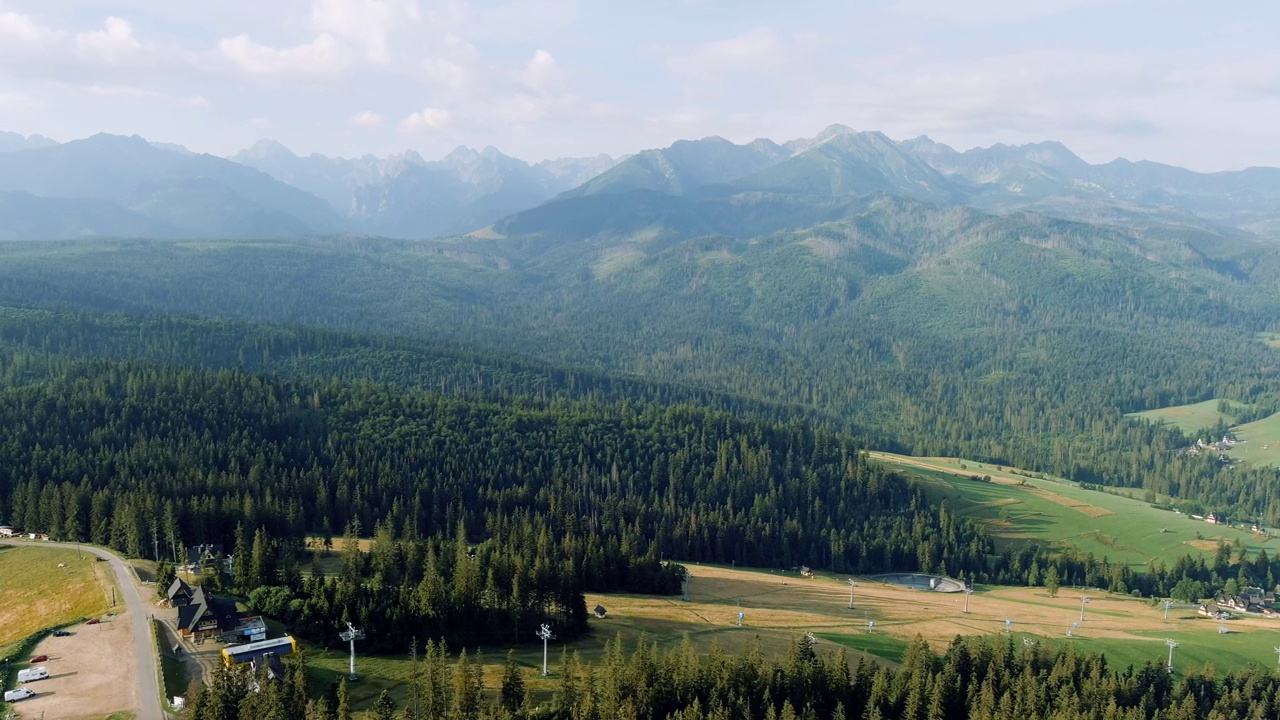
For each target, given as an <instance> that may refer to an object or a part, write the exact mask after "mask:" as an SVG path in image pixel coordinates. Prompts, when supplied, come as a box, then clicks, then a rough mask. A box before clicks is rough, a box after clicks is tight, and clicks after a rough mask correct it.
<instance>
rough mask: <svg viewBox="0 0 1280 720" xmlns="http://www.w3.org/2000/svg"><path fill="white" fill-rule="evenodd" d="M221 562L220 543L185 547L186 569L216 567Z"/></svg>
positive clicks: (196, 569) (195, 569) (194, 569)
mask: <svg viewBox="0 0 1280 720" xmlns="http://www.w3.org/2000/svg"><path fill="white" fill-rule="evenodd" d="M221 563H222V546H221V545H211V544H207V545H195V546H193V547H189V548H187V569H189V570H191V571H193V572H194V571H198V570H203V569H204V568H207V567H212V568H216V567H218V566H219V565H220V564H221Z"/></svg>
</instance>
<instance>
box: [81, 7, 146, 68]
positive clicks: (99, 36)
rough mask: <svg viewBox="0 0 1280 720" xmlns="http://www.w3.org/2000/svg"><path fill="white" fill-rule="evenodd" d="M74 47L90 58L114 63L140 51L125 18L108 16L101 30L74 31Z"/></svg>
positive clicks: (131, 27)
mask: <svg viewBox="0 0 1280 720" xmlns="http://www.w3.org/2000/svg"><path fill="white" fill-rule="evenodd" d="M75 47H76V50H78V51H79V52H80V53H81V54H83V55H84V56H86V57H87V58H89V59H91V60H96V61H99V62H105V63H108V64H116V63H119V62H121V61H123V60H125V59H128V58H129V57H131V56H134V55H136V54H137V53H139V52H141V51H142V44H141V43H139V42H138V39H137V38H135V37H134V36H133V26H132V25H130V24H129V22H128V21H127V20H122V19H120V18H118V17H109V18H107V19H106V21H105V22H103V24H102V29H101V30H93V31H90V32H82V33H76V37H75Z"/></svg>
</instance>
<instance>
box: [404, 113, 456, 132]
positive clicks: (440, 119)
mask: <svg viewBox="0 0 1280 720" xmlns="http://www.w3.org/2000/svg"><path fill="white" fill-rule="evenodd" d="M451 120H452V118H451V117H450V115H449V111H448V110H445V109H444V108H435V107H427V108H423V109H422V110H419V111H418V112H416V113H413V114H412V115H410V116H409V117H407V118H405V119H404V121H403V122H401V123H400V132H403V133H414V132H423V131H436V130H443V129H444V128H446V127H448V126H449V123H450V121H451Z"/></svg>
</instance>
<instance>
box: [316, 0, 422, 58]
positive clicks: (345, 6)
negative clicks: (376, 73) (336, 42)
mask: <svg viewBox="0 0 1280 720" xmlns="http://www.w3.org/2000/svg"><path fill="white" fill-rule="evenodd" d="M419 17H420V16H419V12H418V6H417V3H416V2H413V1H412V0H316V2H315V4H314V5H312V6H311V27H312V28H313V29H314V30H315V31H316V32H319V33H325V34H329V35H333V36H336V37H340V38H343V39H345V40H349V41H351V42H353V43H355V44H356V45H358V46H359V47H360V48H362V49H363V50H364V52H365V54H366V56H367V57H368V58H369V59H370V60H372V61H373V62H375V63H377V64H379V65H387V64H389V63H390V62H391V36H392V34H393V33H395V32H396V30H398V29H399V28H401V27H404V26H405V25H406V24H414V23H417V22H418V21H419Z"/></svg>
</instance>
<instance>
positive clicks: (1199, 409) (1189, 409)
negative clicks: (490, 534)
mask: <svg viewBox="0 0 1280 720" xmlns="http://www.w3.org/2000/svg"><path fill="white" fill-rule="evenodd" d="M1219 402H1221V401H1220V400H1219V399H1217V398H1214V399H1213V400H1205V401H1204V402H1198V403H1193V404H1191V405H1175V406H1173V407H1167V408H1160V409H1158V410H1147V411H1145V412H1140V413H1129V415H1128V417H1136V418H1143V419H1145V420H1150V421H1152V422H1156V423H1168V424H1170V425H1175V426H1177V428H1178V429H1179V430H1181V431H1183V432H1185V433H1188V434H1193V433H1196V432H1198V431H1200V430H1203V429H1204V428H1207V427H1213V426H1214V425H1217V424H1218V421H1219V420H1225V421H1226V422H1227V424H1228V425H1233V424H1235V421H1236V420H1235V417H1233V416H1231V415H1228V414H1226V413H1223V412H1220V411H1219V410H1218V403H1219ZM1237 404H1238V403H1237Z"/></svg>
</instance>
